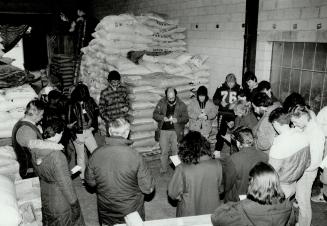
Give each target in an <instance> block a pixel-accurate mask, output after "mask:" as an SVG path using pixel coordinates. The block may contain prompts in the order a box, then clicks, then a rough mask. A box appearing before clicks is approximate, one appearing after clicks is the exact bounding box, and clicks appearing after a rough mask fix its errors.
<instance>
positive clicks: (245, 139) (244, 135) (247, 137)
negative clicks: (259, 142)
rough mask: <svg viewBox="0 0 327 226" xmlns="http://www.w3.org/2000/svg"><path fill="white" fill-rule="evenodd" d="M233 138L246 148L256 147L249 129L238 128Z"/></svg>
mask: <svg viewBox="0 0 327 226" xmlns="http://www.w3.org/2000/svg"><path fill="white" fill-rule="evenodd" d="M233 137H234V139H235V140H236V141H238V142H240V144H241V145H242V146H244V147H251V146H253V145H254V138H253V134H252V130H251V129H250V128H248V127H239V128H236V129H235V130H234V132H233Z"/></svg>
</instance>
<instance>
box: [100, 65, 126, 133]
mask: <svg viewBox="0 0 327 226" xmlns="http://www.w3.org/2000/svg"><path fill="white" fill-rule="evenodd" d="M99 110H100V115H101V118H102V119H103V120H104V122H105V124H106V130H107V136H109V132H108V125H109V123H110V122H113V121H115V120H116V119H118V118H124V119H127V116H128V110H129V104H128V94H127V88H126V87H125V86H124V85H122V84H121V76H120V74H119V72H118V71H110V72H109V74H108V87H107V88H105V89H104V90H102V91H101V94H100V101H99Z"/></svg>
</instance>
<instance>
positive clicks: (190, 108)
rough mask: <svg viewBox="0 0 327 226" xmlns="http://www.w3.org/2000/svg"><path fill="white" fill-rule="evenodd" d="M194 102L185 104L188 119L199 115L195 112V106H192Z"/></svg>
mask: <svg viewBox="0 0 327 226" xmlns="http://www.w3.org/2000/svg"><path fill="white" fill-rule="evenodd" d="M195 104H196V103H195V102H193V101H192V102H191V103H190V104H189V105H188V106H187V111H188V115H189V117H190V119H197V118H198V116H199V113H198V112H196V110H195V109H196V106H194V105H195Z"/></svg>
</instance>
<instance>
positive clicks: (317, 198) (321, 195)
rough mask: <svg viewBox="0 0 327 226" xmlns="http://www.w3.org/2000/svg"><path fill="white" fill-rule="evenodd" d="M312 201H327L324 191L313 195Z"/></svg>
mask: <svg viewBox="0 0 327 226" xmlns="http://www.w3.org/2000/svg"><path fill="white" fill-rule="evenodd" d="M311 201H312V202H321V203H327V201H326V200H325V199H324V195H323V193H320V194H319V195H316V196H313V197H311Z"/></svg>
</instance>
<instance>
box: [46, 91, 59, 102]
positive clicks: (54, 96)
mask: <svg viewBox="0 0 327 226" xmlns="http://www.w3.org/2000/svg"><path fill="white" fill-rule="evenodd" d="M61 96H62V95H61V92H60V91H58V90H51V91H50V92H49V94H48V101H49V102H50V101H51V100H59V99H60V98H61Z"/></svg>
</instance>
